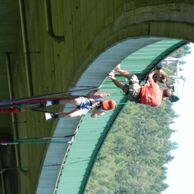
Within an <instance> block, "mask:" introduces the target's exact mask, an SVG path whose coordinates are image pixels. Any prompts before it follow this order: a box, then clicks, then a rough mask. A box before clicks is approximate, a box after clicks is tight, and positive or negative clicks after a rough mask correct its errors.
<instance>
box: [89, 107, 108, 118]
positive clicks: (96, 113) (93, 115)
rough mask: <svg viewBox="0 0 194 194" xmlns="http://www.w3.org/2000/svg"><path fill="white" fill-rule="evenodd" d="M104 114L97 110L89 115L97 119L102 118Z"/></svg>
mask: <svg viewBox="0 0 194 194" xmlns="http://www.w3.org/2000/svg"><path fill="white" fill-rule="evenodd" d="M104 114H105V111H103V112H102V111H100V110H99V109H98V110H95V111H93V112H92V113H91V117H92V118H96V117H99V116H102V115H104Z"/></svg>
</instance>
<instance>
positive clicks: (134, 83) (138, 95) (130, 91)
mask: <svg viewBox="0 0 194 194" xmlns="http://www.w3.org/2000/svg"><path fill="white" fill-rule="evenodd" d="M114 71H115V72H117V73H119V74H120V75H121V76H123V77H125V78H127V79H128V84H124V83H122V82H120V81H119V80H117V78H116V77H115V73H114ZM114 71H112V72H111V73H109V78H110V79H111V80H112V81H113V83H114V84H115V85H116V86H117V87H119V88H121V89H122V90H123V92H124V93H125V94H126V95H127V96H128V98H129V100H131V101H135V102H137V103H140V104H147V105H150V106H153V107H157V106H160V105H161V103H162V101H163V100H164V99H166V98H168V97H170V96H172V90H171V89H162V88H160V86H159V85H158V84H157V83H156V82H155V81H154V80H153V76H154V75H155V71H153V72H151V73H149V75H148V79H147V82H146V84H144V85H140V83H139V79H138V77H137V76H136V75H135V74H132V73H129V72H128V71H126V70H123V69H121V67H120V64H119V65H118V66H117V67H115V69H114Z"/></svg>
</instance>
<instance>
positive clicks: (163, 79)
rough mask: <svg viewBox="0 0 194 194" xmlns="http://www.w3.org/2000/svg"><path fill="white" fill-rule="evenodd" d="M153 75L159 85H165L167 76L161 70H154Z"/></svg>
mask: <svg viewBox="0 0 194 194" xmlns="http://www.w3.org/2000/svg"><path fill="white" fill-rule="evenodd" d="M155 75H156V79H157V81H159V82H160V83H166V82H167V80H168V76H167V74H166V73H165V71H164V70H163V69H159V70H156V71H155Z"/></svg>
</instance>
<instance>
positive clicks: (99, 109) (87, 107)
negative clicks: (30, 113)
mask: <svg viewBox="0 0 194 194" xmlns="http://www.w3.org/2000/svg"><path fill="white" fill-rule="evenodd" d="M107 96H109V94H108V93H99V92H96V93H95V94H94V95H93V96H88V97H83V96H80V97H75V98H72V99H63V100H52V101H47V105H56V104H67V103H71V104H74V105H75V106H76V107H75V109H73V110H72V111H70V112H59V113H49V112H46V113H45V118H46V120H50V119H53V118H62V117H69V118H75V117H81V116H84V115H86V114H87V113H88V112H91V117H93V118H95V117H98V116H102V115H104V114H105V113H106V111H108V110H114V109H115V108H116V107H117V103H116V101H115V100H112V99H109V100H104V98H105V97H107Z"/></svg>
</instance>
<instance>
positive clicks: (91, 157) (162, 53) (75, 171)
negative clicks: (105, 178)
mask: <svg viewBox="0 0 194 194" xmlns="http://www.w3.org/2000/svg"><path fill="white" fill-rule="evenodd" d="M185 43H186V42H185V41H180V40H164V41H160V42H157V43H154V44H152V45H149V46H146V47H144V48H142V49H140V50H138V51H136V52H135V53H133V54H131V55H130V56H128V57H127V58H126V59H124V60H123V61H122V64H123V68H124V69H127V70H129V71H131V72H134V73H138V74H140V75H142V74H143V75H145V72H146V73H148V71H150V70H151V69H152V68H153V67H154V65H156V64H157V63H158V62H159V61H160V60H161V59H163V58H164V57H166V56H167V55H168V54H169V53H171V52H172V51H173V50H175V49H176V48H178V47H180V46H182V45H184V44H185ZM119 79H120V80H122V79H123V78H121V77H119ZM123 80H124V79H123ZM100 89H101V90H102V91H106V92H109V93H110V94H111V97H110V98H114V99H115V100H116V101H117V102H118V103H119V106H118V108H117V109H116V110H115V111H110V112H108V113H107V114H106V115H105V116H103V117H99V118H95V119H93V118H91V117H90V116H89V115H86V116H85V117H84V119H83V120H82V121H81V123H80V127H79V131H78V134H77V135H76V137H75V142H74V143H73V145H72V147H71V149H70V151H69V153H68V157H67V159H66V161H65V162H64V168H63V170H62V172H61V176H60V178H59V182H58V184H57V188H56V194H65V193H67V194H82V193H84V189H85V186H86V184H87V181H88V177H89V176H90V173H91V169H92V167H93V165H94V162H95V159H96V156H97V154H98V152H99V150H100V148H101V146H102V144H103V142H104V140H105V138H106V136H107V134H108V132H109V130H110V129H111V126H112V125H113V123H114V121H115V119H116V118H117V116H118V114H119V112H120V111H121V109H122V108H123V106H124V105H125V102H126V100H127V99H126V98H125V97H124V95H123V93H122V92H121V91H120V90H119V89H118V88H116V87H115V86H114V85H113V83H112V82H111V81H110V79H109V78H107V79H105V80H104V82H103V84H102V86H101V88H100Z"/></svg>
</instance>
